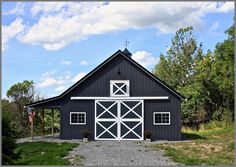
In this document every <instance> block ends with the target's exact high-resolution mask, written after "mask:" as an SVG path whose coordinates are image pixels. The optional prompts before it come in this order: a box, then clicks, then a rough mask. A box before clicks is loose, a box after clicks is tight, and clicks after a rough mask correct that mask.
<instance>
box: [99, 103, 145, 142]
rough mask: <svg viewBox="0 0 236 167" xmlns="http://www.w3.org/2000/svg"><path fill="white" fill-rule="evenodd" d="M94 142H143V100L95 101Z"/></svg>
mask: <svg viewBox="0 0 236 167" xmlns="http://www.w3.org/2000/svg"><path fill="white" fill-rule="evenodd" d="M95 140H143V100H95Z"/></svg>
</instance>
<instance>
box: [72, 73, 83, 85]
mask: <svg viewBox="0 0 236 167" xmlns="http://www.w3.org/2000/svg"><path fill="white" fill-rule="evenodd" d="M85 75H86V73H85V72H80V73H78V74H77V75H76V76H75V77H74V78H73V79H72V80H71V81H72V82H73V83H75V82H77V81H79V80H80V79H81V78H83V77H84V76H85Z"/></svg>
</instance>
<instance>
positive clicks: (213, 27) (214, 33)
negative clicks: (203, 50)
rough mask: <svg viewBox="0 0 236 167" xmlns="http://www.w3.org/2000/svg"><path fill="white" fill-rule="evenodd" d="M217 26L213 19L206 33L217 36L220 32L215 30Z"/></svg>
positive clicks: (217, 23)
mask: <svg viewBox="0 0 236 167" xmlns="http://www.w3.org/2000/svg"><path fill="white" fill-rule="evenodd" d="M218 28H219V22H218V21H215V22H214V23H212V25H211V26H210V27H209V29H208V31H207V33H208V34H210V35H212V36H219V35H220V32H219V31H217V30H218Z"/></svg>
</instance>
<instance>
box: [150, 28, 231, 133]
mask: <svg viewBox="0 0 236 167" xmlns="http://www.w3.org/2000/svg"><path fill="white" fill-rule="evenodd" d="M192 31H193V29H192V27H187V28H183V29H180V30H178V31H177V32H176V34H175V36H174V38H173V39H172V46H171V47H170V49H169V51H168V52H167V55H166V56H164V55H161V56H160V62H159V63H158V64H157V65H156V66H155V68H154V70H153V73H154V74H155V75H156V76H158V77H159V78H160V79H162V80H163V81H164V82H166V83H167V84H169V85H170V86H172V87H173V88H174V89H176V90H177V91H178V92H180V93H181V94H183V95H184V96H185V97H186V98H187V101H183V102H182V121H183V124H185V125H188V126H190V127H194V128H197V129H198V128H199V125H200V124H201V123H206V122H209V121H211V120H214V119H216V120H222V119H224V118H225V117H228V115H229V112H228V111H231V115H233V114H234V113H233V109H234V82H233V81H234V26H232V27H231V28H229V29H228V30H227V31H226V33H227V34H228V38H227V39H226V40H225V41H224V42H222V43H218V44H217V45H216V48H215V51H214V52H213V53H212V52H211V51H210V50H208V51H207V53H206V54H204V53H203V50H202V44H200V45H199V46H197V44H196V43H197V42H196V40H195V39H194V38H193V36H192ZM224 114H226V115H227V116H224Z"/></svg>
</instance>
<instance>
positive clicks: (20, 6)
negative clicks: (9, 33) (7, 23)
mask: <svg viewBox="0 0 236 167" xmlns="http://www.w3.org/2000/svg"><path fill="white" fill-rule="evenodd" d="M24 8H25V4H24V3H23V2H17V3H16V5H15V7H14V8H13V9H11V10H9V11H7V12H3V15H23V14H24V13H25V11H24Z"/></svg>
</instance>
